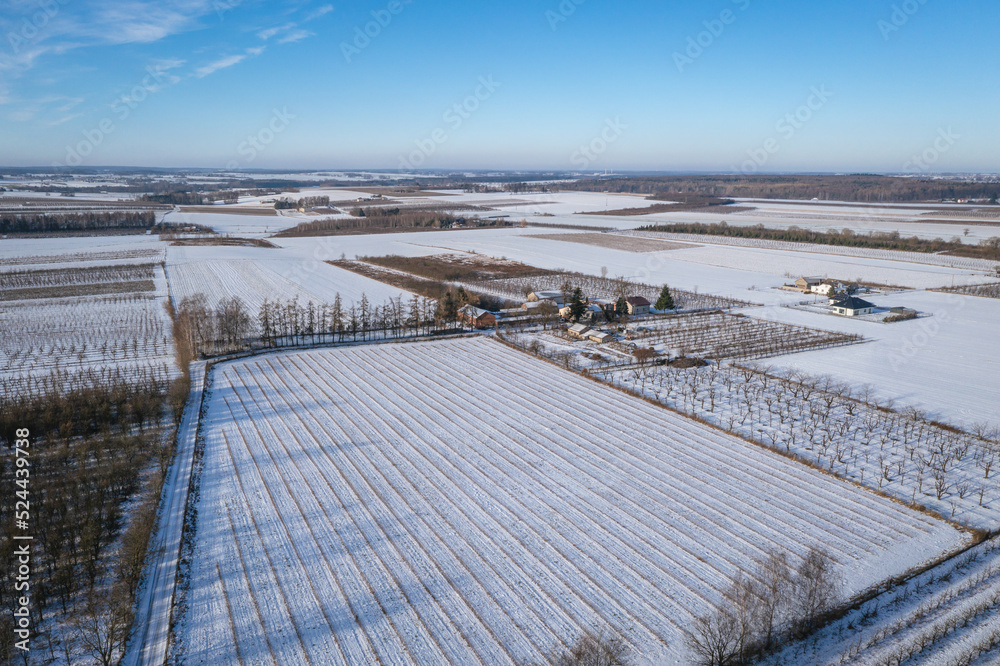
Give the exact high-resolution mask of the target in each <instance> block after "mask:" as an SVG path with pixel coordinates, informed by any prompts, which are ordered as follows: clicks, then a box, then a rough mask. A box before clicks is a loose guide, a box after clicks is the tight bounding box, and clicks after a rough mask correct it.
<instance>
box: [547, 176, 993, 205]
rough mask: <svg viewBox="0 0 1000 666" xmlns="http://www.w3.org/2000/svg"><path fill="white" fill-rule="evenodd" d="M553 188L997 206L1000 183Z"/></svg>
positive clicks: (817, 181) (683, 180) (652, 182)
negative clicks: (962, 202)
mask: <svg viewBox="0 0 1000 666" xmlns="http://www.w3.org/2000/svg"><path fill="white" fill-rule="evenodd" d="M552 187H553V189H560V190H570V191H583V192H619V193H631V194H648V195H650V196H651V198H656V199H661V198H663V199H668V200H671V199H672V198H676V196H677V195H678V194H697V195H701V196H709V197H722V198H730V197H737V198H743V199H800V200H801V199H804V200H810V199H820V200H823V201H827V200H829V201H851V202H864V203H911V202H927V201H937V202H941V201H949V200H957V199H970V200H982V201H990V202H992V203H996V201H997V197H998V196H1000V183H974V182H963V181H957V180H930V179H920V178H896V177H891V176H875V175H851V176H662V177H646V176H637V177H621V178H591V179H584V180H578V181H574V182H562V183H559V184H558V185H553V186H552Z"/></svg>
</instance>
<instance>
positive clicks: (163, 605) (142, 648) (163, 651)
mask: <svg viewBox="0 0 1000 666" xmlns="http://www.w3.org/2000/svg"><path fill="white" fill-rule="evenodd" d="M204 389H205V362H204V361H196V362H194V363H192V364H191V395H190V397H189V398H188V403H187V405H186V406H185V407H184V414H183V417H182V419H181V425H180V428H179V429H178V433H177V451H176V453H175V455H174V464H173V465H171V466H170V472H169V473H168V476H167V480H166V483H164V485H163V495H162V497H161V500H160V506H161V512H160V516H159V524H158V525H157V528H156V534H155V535H154V536H153V541H152V543H151V544H150V553H151V554H152V557H153V562H152V563H151V564H150V565H149V567H148V573H147V574H146V579H145V580H144V581H143V585H142V588H141V589H140V591H139V599H138V601H137V608H136V615H135V621H134V623H133V627H136V628H138V632H137V633H135V634H134V635H133V636H132V640H131V642H130V644H129V650H128V652H127V653H126V655H125V658H124V659H123V660H122V663H123V664H126V666H137V665H138V664H148V665H150V666H153V665H155V666H160V665H161V664H163V663H164V662H165V661H166V659H167V643H168V640H169V633H170V615H171V612H172V610H173V601H174V589H175V588H176V585H177V565H178V563H179V561H180V549H181V537H182V534H183V531H184V515H185V512H186V510H187V498H188V487H189V486H190V483H191V471H192V466H193V458H194V449H195V440H196V438H197V436H198V421H199V417H200V412H201V403H202V395H203V393H204Z"/></svg>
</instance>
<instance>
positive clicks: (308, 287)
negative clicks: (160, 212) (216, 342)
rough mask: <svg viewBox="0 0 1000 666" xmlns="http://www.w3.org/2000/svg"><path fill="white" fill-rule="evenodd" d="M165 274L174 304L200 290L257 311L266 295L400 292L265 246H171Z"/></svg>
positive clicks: (327, 299) (302, 297)
mask: <svg viewBox="0 0 1000 666" xmlns="http://www.w3.org/2000/svg"><path fill="white" fill-rule="evenodd" d="M167 277H168V278H169V280H170V296H171V298H172V299H173V302H174V303H175V304H176V303H180V301H181V300H183V299H184V298H185V297H187V296H193V295H195V294H197V293H203V294H205V295H206V296H207V297H208V300H209V302H210V304H212V305H214V304H216V303H218V301H220V300H222V299H225V298H230V297H232V296H237V297H239V298H241V299H242V300H243V302H244V303H245V304H246V305H247V306H248V307H249V310H250V312H251V313H253V314H254V315H256V313H257V311H258V310H259V309H260V306H261V304H262V303H263V302H264V300H265V299H267V300H271V301H274V300H279V301H282V302H284V301H290V300H292V299H293V298H296V297H297V298H298V299H299V301H300V302H301V303H303V304H305V303H307V302H308V301H310V300H311V301H313V302H316V303H332V302H333V300H334V298H335V297H336V295H337V294H338V293H339V294H340V296H341V298H342V299H344V301H345V303H346V304H350V303H351V302H353V301H355V300H357V299H360V298H361V295H362V294H367V296H368V299H369V300H370V301H371V302H373V303H383V302H384V301H388V300H389V299H390V298H396V297H397V296H399V295H400V294H401V293H402V292H401V291H400V290H399V289H395V288H392V287H390V286H388V285H385V284H383V283H381V282H376V281H375V280H371V279H369V278H366V277H363V276H361V275H357V274H355V273H351V272H350V271H345V270H343V269H340V268H336V267H334V266H331V265H329V264H326V263H322V262H316V261H306V260H304V259H303V257H301V256H296V255H295V254H293V253H288V252H285V251H283V250H274V249H262V248H243V247H211V246H209V247H171V248H170V249H169V251H168V253H167Z"/></svg>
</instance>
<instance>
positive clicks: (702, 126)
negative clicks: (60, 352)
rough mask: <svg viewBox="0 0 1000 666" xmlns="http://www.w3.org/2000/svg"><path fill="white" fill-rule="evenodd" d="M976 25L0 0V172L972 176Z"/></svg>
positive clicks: (656, 12) (982, 6) (963, 14)
mask: <svg viewBox="0 0 1000 666" xmlns="http://www.w3.org/2000/svg"><path fill="white" fill-rule="evenodd" d="M998 19H1000V9H998V7H997V4H996V2H995V0H951V1H949V2H944V0H905V1H901V0H885V1H883V0H844V1H841V2H837V3H833V2H809V3H806V2H790V1H784V0H772V1H770V2H764V1H763V0H710V1H706V2H673V1H653V0H640V1H628V0H625V1H619V2H611V1H609V0H541V1H538V0H535V1H529V0H508V1H507V2H502V3H501V2H451V1H440V2H431V1H430V0H410V1H408V2H406V1H403V2H390V1H389V0H370V1H365V2H353V3H349V4H343V3H341V4H337V3H333V4H331V3H328V2H323V1H322V0H321V1H318V2H311V1H306V0H282V1H277V2H275V1H272V2H261V1H258V0H165V1H161V2H153V1H152V0H128V1H125V2H120V1H116V0H106V1H104V2H89V1H84V0H46V1H43V2H40V1H37V0H29V1H18V2H11V1H10V0H0V31H2V33H0V34H2V35H3V39H2V41H0V117H2V122H0V165H8V166H27V165H32V166H50V165H53V164H69V165H72V166H77V165H82V166H106V165H121V166H174V167H183V166H192V167H213V168H226V167H228V168H234V167H239V168H254V169H269V168H280V169H318V168H380V169H393V168H414V167H421V168H464V169H491V168H497V169H499V168H504V169H559V170H576V169H578V170H584V171H599V170H604V169H617V170H626V169H635V170H664V171H667V170H673V171H692V170H697V171H719V172H744V173H751V172H776V171H875V172H912V173H930V172H945V171H991V172H995V171H1000V160H998V148H1000V122H998V121H1000V104H998V102H1000V90H998V86H997V84H996V72H997V71H998V70H1000V46H998V40H997V39H996V34H997V28H998V27H1000V26H998V23H1000V20H998ZM366 33H367V34H366Z"/></svg>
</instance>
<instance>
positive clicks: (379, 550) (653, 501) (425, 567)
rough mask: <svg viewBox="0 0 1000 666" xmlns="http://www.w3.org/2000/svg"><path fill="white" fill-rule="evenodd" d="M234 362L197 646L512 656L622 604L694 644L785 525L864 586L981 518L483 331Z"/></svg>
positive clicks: (456, 659)
mask: <svg viewBox="0 0 1000 666" xmlns="http://www.w3.org/2000/svg"><path fill="white" fill-rule="evenodd" d="M387 369H389V371H387ZM215 373H216V375H215V380H214V383H213V388H212V392H211V396H210V401H209V407H208V412H207V417H206V420H205V422H204V426H203V427H204V433H205V438H206V442H205V458H204V471H203V475H202V478H201V495H200V499H199V504H198V523H197V527H196V532H195V540H196V541H195V548H194V555H193V561H192V565H191V581H190V603H189V605H188V608H189V610H188V614H187V615H185V616H184V617H182V618H180V622H179V623H178V625H177V638H178V655H179V657H180V659H181V660H182V661H183V662H184V663H192V664H194V663H220V662H225V663H235V662H237V661H240V660H243V661H254V662H260V663H307V662H308V661H311V663H347V664H372V663H383V664H431V663H433V664H446V663H451V664H470V663H481V664H510V663H515V662H518V661H520V660H528V661H538V660H541V659H542V658H543V652H544V651H546V650H548V649H550V648H553V647H557V646H559V645H561V644H567V643H570V642H572V641H573V640H574V639H575V638H576V637H577V636H578V635H579V633H580V632H581V631H582V630H584V629H589V628H594V627H601V626H608V625H610V626H613V627H615V628H616V629H618V630H619V631H621V632H622V635H623V636H624V637H625V639H626V640H627V641H628V643H629V644H630V645H631V646H632V647H633V648H634V650H635V653H636V657H637V663H638V664H641V665H643V666H645V665H652V664H665V663H687V661H688V655H687V654H686V651H685V648H684V642H683V633H682V631H683V627H685V626H690V622H691V620H692V618H693V616H695V615H697V614H701V613H705V612H707V611H708V610H709V609H710V608H711V606H712V605H714V604H717V603H719V602H720V597H721V595H720V589H721V588H722V587H724V586H725V584H726V581H727V580H728V579H729V577H730V576H732V575H733V574H735V573H736V572H737V571H739V570H741V569H748V568H750V566H751V563H752V560H753V559H754V558H756V557H759V556H760V555H761V554H762V553H763V552H764V551H765V550H766V549H768V548H771V547H775V546H777V547H780V548H782V549H787V550H788V551H790V553H791V557H792V559H793V562H797V560H798V558H799V557H800V556H801V555H802V554H803V553H804V552H805V551H806V550H807V549H808V548H809V547H811V546H814V545H816V544H821V545H822V546H823V547H824V548H826V549H827V550H828V551H829V552H830V554H831V556H832V557H833V558H834V560H835V561H836V563H837V574H838V575H839V576H840V577H841V578H842V579H843V586H844V591H845V593H847V594H851V593H854V592H858V591H860V590H862V589H865V588H867V587H869V586H871V585H873V584H875V583H877V582H879V581H881V580H883V579H885V578H886V577H888V576H890V575H895V574H899V573H901V572H903V571H905V570H907V569H908V568H910V567H913V566H916V565H919V564H921V563H923V562H927V561H929V560H933V559H934V558H936V557H938V556H939V555H940V554H942V553H943V552H944V551H946V550H950V549H953V548H956V547H958V546H960V545H961V544H962V543H963V542H964V541H965V537H964V536H963V535H962V534H961V533H960V532H958V531H957V530H955V529H954V528H952V527H950V526H949V525H947V524H946V523H943V522H941V521H938V520H935V519H933V518H931V517H929V516H925V515H922V514H919V513H916V512H913V511H910V510H908V509H906V508H905V507H903V506H901V505H899V504H896V503H893V502H891V501H888V500H886V499H884V498H881V497H878V496H877V495H874V494H872V493H869V492H867V491H864V490H862V489H859V488H857V487H855V486H851V485H848V484H845V483H843V482H840V481H838V480H836V479H834V478H832V477H829V476H826V475H823V474H821V473H819V472H817V471H814V470H812V469H810V468H807V467H805V466H802V465H800V464H797V463H794V462H792V461H789V460H787V459H785V458H782V457H780V456H777V455H774V454H772V453H770V452H767V451H765V450H763V449H761V448H758V447H755V446H753V445H750V444H748V443H746V442H744V441H743V440H739V439H736V438H734V437H731V436H729V435H726V434H723V433H721V432H719V431H717V430H714V429H711V428H709V427H707V426H703V425H701V424H699V423H697V422H695V421H692V420H689V419H686V418H683V417H681V416H679V415H677V414H675V413H673V412H670V411H667V410H665V409H661V408H657V407H654V406H652V405H650V404H648V403H646V402H644V401H642V400H639V399H637V398H632V397H630V396H628V395H626V394H623V393H620V392H617V391H615V390H614V389H612V388H610V387H608V386H605V385H602V384H598V383H596V382H593V381H590V380H587V379H584V378H582V377H579V376H576V375H573V374H571V373H568V372H566V371H563V370H560V369H558V368H556V367H555V366H553V365H550V364H548V363H545V362H543V361H540V360H538V359H535V358H532V357H529V356H526V355H523V354H520V353H518V352H516V351H514V350H511V349H509V348H507V347H505V346H503V345H501V344H499V343H497V342H495V341H492V340H488V339H484V338H477V339H463V340H455V341H447V342H445V341H441V342H430V343H414V344H396V345H379V346H362V347H352V348H343V349H338V350H328V351H310V352H295V353H283V354H277V355H270V356H266V357H259V358H253V359H245V360H242V361H236V362H232V363H227V364H224V365H221V366H217V368H216V369H215Z"/></svg>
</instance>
